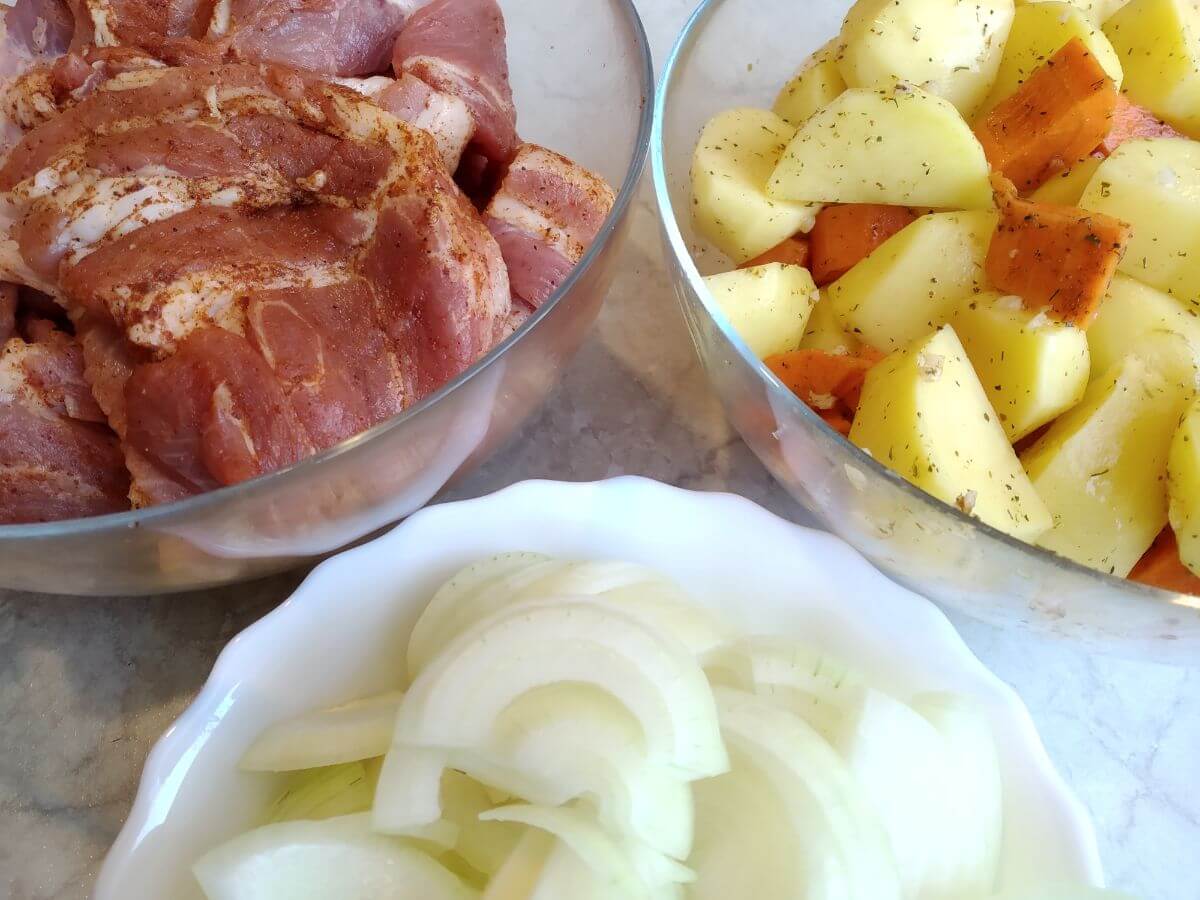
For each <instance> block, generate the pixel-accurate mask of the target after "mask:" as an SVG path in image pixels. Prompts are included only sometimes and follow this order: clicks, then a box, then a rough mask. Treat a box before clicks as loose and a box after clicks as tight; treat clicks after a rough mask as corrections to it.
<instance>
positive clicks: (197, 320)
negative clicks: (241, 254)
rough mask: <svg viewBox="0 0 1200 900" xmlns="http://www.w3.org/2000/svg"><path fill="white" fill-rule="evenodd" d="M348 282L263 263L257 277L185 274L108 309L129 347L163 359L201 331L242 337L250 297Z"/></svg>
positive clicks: (238, 272)
mask: <svg viewBox="0 0 1200 900" xmlns="http://www.w3.org/2000/svg"><path fill="white" fill-rule="evenodd" d="M352 277H353V275H352V273H351V272H350V270H349V269H347V268H346V266H344V265H341V264H335V265H328V266H312V267H308V268H303V269H296V268H289V267H286V266H283V265H281V264H279V263H273V262H270V261H264V262H263V263H262V264H261V266H260V268H259V269H258V270H257V271H247V270H246V269H245V267H242V268H238V269H222V268H214V269H210V270H209V271H207V272H190V273H188V274H187V275H184V276H182V277H181V278H178V279H176V280H175V281H173V282H171V283H170V284H167V285H164V286H163V287H161V288H159V289H158V290H156V291H152V292H150V293H147V294H141V295H136V296H135V295H133V293H132V292H128V295H127V296H123V297H122V298H121V299H119V300H118V302H116V303H113V304H112V305H111V307H110V308H111V310H112V312H113V315H114V317H115V318H117V319H118V320H119V321H122V322H125V323H131V324H128V327H127V334H128V335H129V339H130V340H131V341H133V342H134V343H135V344H138V345H139V346H142V347H145V348H147V349H149V350H153V351H154V352H155V353H157V354H159V355H163V356H166V355H169V354H170V353H172V352H173V351H174V350H175V348H176V347H177V346H178V344H179V342H180V341H182V340H183V339H184V338H185V337H187V336H188V335H189V334H191V333H192V332H193V331H195V330H196V329H197V328H199V327H200V326H202V325H216V326H218V327H220V328H224V329H225V330H226V331H231V332H233V333H234V334H241V335H244V334H245V333H246V304H247V301H248V300H249V299H250V297H251V295H253V294H257V293H260V292H263V291H275V290H287V289H289V288H319V287H329V286H330V285H334V284H342V283H344V282H346V281H349V280H350V279H351V278H352ZM122 293H123V295H124V294H125V293H126V292H122ZM268 362H270V359H268Z"/></svg>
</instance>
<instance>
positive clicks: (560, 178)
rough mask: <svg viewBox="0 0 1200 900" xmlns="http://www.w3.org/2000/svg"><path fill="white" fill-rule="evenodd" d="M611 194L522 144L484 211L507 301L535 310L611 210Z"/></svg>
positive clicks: (593, 178) (563, 162)
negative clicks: (502, 268) (502, 267)
mask: <svg viewBox="0 0 1200 900" xmlns="http://www.w3.org/2000/svg"><path fill="white" fill-rule="evenodd" d="M614 202H615V197H614V196H613V191H612V188H610V187H609V186H608V184H607V183H606V182H605V181H604V179H603V178H601V177H600V176H599V175H596V174H594V173H592V172H589V171H588V170H587V169H584V168H583V167H581V166H578V165H576V164H575V163H573V162H571V160H569V159H567V158H566V157H564V156H559V155H558V154H557V153H554V152H553V151H551V150H547V149H546V148H545V147H539V146H537V145H536V144H524V145H522V146H521V149H520V150H519V151H518V152H517V156H516V158H515V159H514V160H513V163H512V165H511V166H510V167H509V170H508V174H507V175H506V176H505V177H504V181H503V183H502V184H501V186H500V190H499V192H497V194H496V196H495V197H493V198H492V202H491V203H490V204H488V207H487V209H486V210H485V215H486V216H487V224H488V228H489V229H490V230H491V232H492V235H493V236H494V237H495V238H496V242H497V243H498V244H499V245H500V250H501V252H502V253H503V254H504V262H505V264H506V265H507V266H508V277H509V281H510V283H511V285H512V291H513V296H514V297H517V298H519V299H521V300H523V301H525V302H526V303H528V304H529V305H530V306H533V307H534V308H537V307H538V306H540V305H541V304H542V303H543V302H545V301H546V299H547V298H549V297H550V295H551V294H553V293H554V291H555V290H556V289H557V288H558V286H559V285H560V284H562V282H563V280H564V279H566V277H567V275H569V274H570V273H571V270H572V269H574V268H575V266H576V265H578V263H579V261H580V260H581V259H582V258H583V254H584V253H586V252H587V248H588V247H590V246H591V245H592V241H594V240H595V239H596V235H597V234H598V233H599V231H600V228H601V226H602V225H603V224H604V220H605V219H606V218H607V217H608V214H609V212H610V211H611V210H612V207H613V203H614Z"/></svg>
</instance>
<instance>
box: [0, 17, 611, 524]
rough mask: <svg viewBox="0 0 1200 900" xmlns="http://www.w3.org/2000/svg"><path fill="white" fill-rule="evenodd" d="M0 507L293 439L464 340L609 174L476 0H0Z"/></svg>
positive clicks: (546, 288) (565, 253) (539, 294)
mask: <svg viewBox="0 0 1200 900" xmlns="http://www.w3.org/2000/svg"><path fill="white" fill-rule="evenodd" d="M0 26H2V27H0V346H2V349H0V522H5V523H24V522H38V521H48V520H54V519H63V518H72V517H78V516H89V515H97V514H101V513H106V512H113V511H117V510H121V509H127V508H129V507H130V506H131V505H132V506H133V507H141V506H147V505H152V504H157V503H163V502H169V501H172V500H177V499H181V498H183V497H187V496H190V495H192V494H196V493H200V492H203V491H207V490H211V489H213V488H216V487H219V486H222V485H228V484H233V483H236V482H239V481H243V480H245V479H248V478H252V477H254V476H256V475H259V474H262V473H265V472H269V471H272V470H275V469H278V468H280V467H283V466H287V465H290V464H291V463H294V462H296V461H297V460H299V459H301V458H303V457H304V456H306V455H308V454H311V453H313V452H315V451H318V450H320V449H323V448H326V447H329V446H332V445H333V444H336V443H338V442H339V441H342V440H344V439H346V438H348V437H350V436H353V435H354V434H357V433H358V432H360V431H362V430H364V429H366V428H368V427H370V426H371V425H373V424H376V423H378V422H380V421H382V420H384V419H386V418H388V417H389V416H392V415H394V414H396V413H398V412H400V411H401V410H403V409H404V408H406V407H407V406H409V405H410V404H412V403H413V402H415V401H417V400H419V399H420V398H421V397H422V396H424V395H426V394H428V393H429V392H431V391H433V390H435V389H436V388H437V387H438V386H439V385H441V384H443V383H445V382H446V381H447V380H449V379H451V378H453V377H454V376H455V375H457V374H458V373H460V372H462V371H463V370H464V369H466V368H467V367H469V366H470V365H471V364H472V363H473V362H474V361H476V360H477V359H478V358H479V357H480V356H481V355H482V354H485V353H486V352H487V351H488V350H489V349H490V348H491V347H493V346H494V345H495V344H496V343H497V342H498V341H499V340H501V339H502V338H504V337H505V336H507V335H508V334H510V333H511V331H512V329H513V328H514V327H515V326H516V325H517V324H519V322H520V321H521V320H522V319H523V318H524V317H525V316H527V315H528V314H529V313H530V312H531V311H532V310H533V309H535V308H536V307H537V306H538V305H539V304H540V303H542V302H543V301H544V300H545V299H546V298H547V297H549V296H550V294H551V293H552V292H553V291H554V289H555V288H556V287H557V286H558V285H559V284H560V283H561V282H562V281H563V279H564V278H565V277H566V275H567V274H568V273H569V272H570V270H571V269H572V268H573V267H574V266H575V264H576V263H578V261H579V259H580V258H581V257H582V255H583V253H584V252H585V250H586V248H587V246H588V245H589V244H590V243H591V242H592V241H593V240H594V238H595V237H596V234H597V232H598V231H599V229H600V227H601V225H602V223H603V222H604V220H605V218H606V217H607V215H608V213H609V211H610V209H611V207H612V203H613V193H612V191H611V189H610V188H609V186H608V185H607V184H605V182H604V181H603V180H602V179H601V178H599V177H598V176H596V175H594V174H592V173H590V172H588V171H587V170H585V169H583V168H581V167H579V166H577V165H575V164H574V163H572V162H571V161H570V160H568V159H566V158H564V157H562V156H559V155H558V154H556V153H554V152H552V151H550V150H547V149H545V148H542V147H538V146H536V145H533V144H527V143H523V142H522V141H521V140H520V138H519V137H518V133H517V123H516V110H515V109H514V106H513V97H512V90H511V88H510V85H509V77H508V60H507V53H506V47H505V24H504V19H503V15H502V13H501V11H500V8H499V6H498V5H497V3H496V0H170V2H164V0H0Z"/></svg>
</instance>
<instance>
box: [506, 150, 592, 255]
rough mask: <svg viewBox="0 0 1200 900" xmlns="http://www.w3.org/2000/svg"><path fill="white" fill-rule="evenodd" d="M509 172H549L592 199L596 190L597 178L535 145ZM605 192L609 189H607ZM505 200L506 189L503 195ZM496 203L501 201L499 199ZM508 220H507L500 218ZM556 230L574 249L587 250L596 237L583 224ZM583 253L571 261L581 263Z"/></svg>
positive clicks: (558, 226)
mask: <svg viewBox="0 0 1200 900" xmlns="http://www.w3.org/2000/svg"><path fill="white" fill-rule="evenodd" d="M509 171H510V172H534V173H538V172H549V173H552V174H553V175H554V177H555V178H556V179H558V180H560V181H564V182H566V183H568V184H570V185H571V186H572V187H575V188H576V189H578V190H579V191H580V193H582V194H583V195H584V196H585V197H590V196H592V195H593V194H594V193H595V191H596V188H597V177H596V176H595V175H593V174H592V173H591V172H589V171H587V170H586V169H583V168H581V167H579V166H576V165H564V164H563V160H562V158H561V157H559V156H558V155H557V154H555V153H552V152H551V151H549V150H547V149H546V148H544V147H539V146H537V145H536V144H525V145H524V146H523V147H522V148H521V152H520V153H519V154H518V156H517V159H516V160H515V161H514V162H513V164H512V167H511V168H510V169H509ZM604 188H605V190H608V186H607V185H604ZM501 196H503V189H502V191H501ZM496 199H497V200H499V199H500V197H497V198H496ZM612 203H613V198H612V196H611V193H610V195H609V205H610V206H611V205H612ZM499 217H500V218H505V217H504V216H499ZM554 228H555V229H556V230H558V231H560V232H562V234H563V235H564V236H565V237H566V239H567V240H569V241H570V242H571V244H572V246H578V247H581V248H586V247H587V246H588V245H589V244H591V242H592V237H593V235H592V234H591V232H590V231H587V230H586V228H585V227H584V226H583V225H582V224H578V225H577V226H574V227H573V226H572V225H571V224H569V223H568V224H563V223H557V222H556V223H554ZM582 255H583V254H582V250H581V251H580V253H579V254H578V255H575V256H568V257H567V258H568V259H575V260H577V259H579V258H580V256H582Z"/></svg>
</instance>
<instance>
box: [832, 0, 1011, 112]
mask: <svg viewBox="0 0 1200 900" xmlns="http://www.w3.org/2000/svg"><path fill="white" fill-rule="evenodd" d="M1012 21H1013V2H1012V0H903V2H899V3H897V2H895V0H858V2H857V3H855V4H854V6H852V7H851V8H850V12H849V13H848V14H847V16H846V20H845V22H844V23H843V24H842V33H841V42H842V44H844V45H845V47H844V49H843V50H842V52H841V56H840V59H839V65H840V67H841V71H842V75H843V77H844V78H845V80H846V83H847V84H848V85H850V86H851V87H857V88H876V89H879V88H891V87H893V86H894V85H896V83H897V82H907V83H909V84H914V85H918V86H920V87H921V88H923V89H925V90H927V91H929V92H930V93H932V94H937V95H938V96H941V97H945V98H946V99H947V100H949V101H950V102H951V103H953V104H954V106H955V107H956V108H957V109H958V110H959V112H961V113H962V114H963V115H964V116H966V117H970V116H971V115H972V113H974V111H975V110H976V108H978V106H979V104H980V103H981V102H982V101H983V99H984V98H985V97H986V96H987V95H988V91H989V90H990V89H991V87H992V83H993V82H994V81H995V78H996V72H997V70H998V68H999V66H1000V58H1001V55H1002V53H1003V51H1004V44H1005V41H1006V40H1007V38H1008V31H1009V28H1010V27H1011V25H1012Z"/></svg>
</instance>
